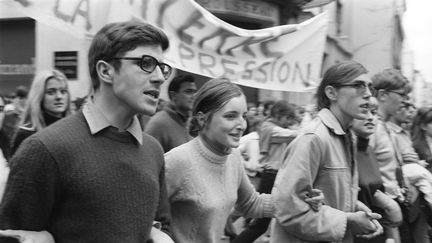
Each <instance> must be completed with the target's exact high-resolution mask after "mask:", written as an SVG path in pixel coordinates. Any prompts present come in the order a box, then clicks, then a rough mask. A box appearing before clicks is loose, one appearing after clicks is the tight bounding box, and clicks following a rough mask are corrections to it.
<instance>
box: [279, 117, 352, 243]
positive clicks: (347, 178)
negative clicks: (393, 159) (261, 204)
mask: <svg viewBox="0 0 432 243" xmlns="http://www.w3.org/2000/svg"><path fill="white" fill-rule="evenodd" d="M351 145H352V146H351ZM355 147H356V146H355V144H354V142H353V140H352V138H351V136H350V134H348V133H345V132H344V130H343V129H342V127H341V125H340V123H339V122H338V120H337V119H336V117H335V116H334V115H333V113H331V112H330V110H328V109H322V110H321V111H320V112H319V114H318V117H317V118H316V119H315V120H313V121H311V123H310V124H309V126H307V127H306V128H305V130H304V133H302V134H301V135H300V136H299V137H297V138H296V139H295V140H294V141H293V142H292V143H291V144H290V145H289V147H288V149H287V152H286V155H285V159H284V164H283V166H282V168H281V170H280V171H279V174H278V176H277V178H276V182H275V186H274V188H273V192H272V196H273V199H274V201H275V208H276V213H275V217H276V222H274V223H273V225H272V231H271V236H272V237H271V241H270V242H274V243H280V242H290V243H294V242H310V241H312V242H318V241H330V242H352V241H353V236H352V235H351V233H350V232H349V231H347V216H346V213H345V212H354V211H356V210H355V209H356V204H357V193H358V171H357V166H356V163H355V159H354V158H355V150H354V149H353V148H355ZM312 188H316V189H320V190H322V191H323V193H324V196H325V205H324V206H323V207H322V208H321V209H320V210H319V211H318V212H316V211H314V210H312V208H311V207H310V206H309V204H307V203H306V202H305V197H306V194H307V193H308V192H309V191H310V190H311V189H312Z"/></svg>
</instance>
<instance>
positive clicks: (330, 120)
mask: <svg viewBox="0 0 432 243" xmlns="http://www.w3.org/2000/svg"><path fill="white" fill-rule="evenodd" d="M318 117H319V118H320V119H321V121H322V122H323V123H324V125H325V126H326V127H328V128H329V129H330V130H331V131H333V133H335V134H336V135H345V134H346V132H345V131H344V130H343V129H342V126H341V124H340V123H339V121H338V119H337V118H336V117H335V116H334V115H333V113H332V112H331V111H330V110H329V109H327V108H323V109H321V110H320V111H319V112H318Z"/></svg>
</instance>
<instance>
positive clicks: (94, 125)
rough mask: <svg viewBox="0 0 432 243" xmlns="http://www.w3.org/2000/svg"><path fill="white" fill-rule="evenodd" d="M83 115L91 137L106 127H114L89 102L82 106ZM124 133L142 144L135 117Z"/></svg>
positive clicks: (139, 126) (139, 128)
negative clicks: (127, 133)
mask: <svg viewBox="0 0 432 243" xmlns="http://www.w3.org/2000/svg"><path fill="white" fill-rule="evenodd" d="M83 114H84V117H85V119H86V122H87V124H88V125H89V128H90V133H91V134H92V135H94V134H96V133H98V132H99V131H101V130H103V129H105V128H107V127H110V126H111V127H114V126H113V125H112V124H110V122H109V121H108V120H107V119H106V117H105V115H104V114H103V112H102V111H101V110H100V109H99V108H98V107H97V106H96V105H95V104H94V103H93V101H91V100H90V101H89V102H88V103H87V104H86V105H85V106H84V108H83ZM126 131H127V132H129V133H130V134H131V135H132V136H133V137H134V138H135V140H136V141H137V142H138V143H139V144H140V145H142V144H143V138H142V129H141V125H140V123H139V121H138V118H137V117H136V116H134V117H133V119H132V122H131V124H130V125H129V126H128V127H127V128H126Z"/></svg>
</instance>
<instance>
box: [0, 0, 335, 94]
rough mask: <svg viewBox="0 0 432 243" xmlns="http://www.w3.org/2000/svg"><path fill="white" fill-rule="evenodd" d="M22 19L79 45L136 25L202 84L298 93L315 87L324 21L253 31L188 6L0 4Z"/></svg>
mask: <svg viewBox="0 0 432 243" xmlns="http://www.w3.org/2000/svg"><path fill="white" fill-rule="evenodd" d="M0 3H1V4H6V5H9V7H11V6H12V7H14V8H18V9H19V10H20V11H22V12H23V13H24V14H26V15H28V16H30V17H32V18H34V19H36V20H37V21H40V22H42V23H44V24H46V25H49V26H52V27H54V28H57V29H60V30H62V31H66V32H68V33H73V34H74V35H75V36H78V37H81V38H92V36H94V34H95V33H96V32H97V31H98V30H99V29H100V28H101V27H102V26H103V25H105V24H106V23H110V22H117V21H126V20H131V19H135V20H138V21H147V22H149V23H152V24H154V25H156V26H158V27H160V28H162V29H163V30H164V31H165V33H167V35H168V37H169V39H170V48H169V50H168V51H167V52H166V55H165V56H166V59H167V60H166V62H167V63H169V64H171V65H172V66H174V67H176V68H178V69H182V70H185V71H188V72H192V73H196V74H200V75H203V76H208V77H219V76H225V77H229V78H232V79H233V80H235V82H236V83H238V84H241V85H244V86H249V87H255V88H261V89H271V90H283V91H305V90H308V89H310V88H313V87H315V86H316V85H317V83H318V82H319V78H320V73H321V64H322V58H323V53H324V46H325V41H326V35H327V22H328V20H327V15H326V14H321V15H318V16H316V17H314V18H312V19H309V20H307V21H305V22H303V23H300V24H293V25H281V26H275V27H272V28H266V29H260V30H245V29H241V28H238V27H235V26H233V25H230V24H228V23H226V22H224V21H222V20H221V19H219V18H217V17H216V16H214V15H212V14H211V13H210V12H208V11H207V10H205V9H204V8H203V7H201V6H200V5H199V4H197V3H196V2H194V1H193V0H111V1H106V0H0Z"/></svg>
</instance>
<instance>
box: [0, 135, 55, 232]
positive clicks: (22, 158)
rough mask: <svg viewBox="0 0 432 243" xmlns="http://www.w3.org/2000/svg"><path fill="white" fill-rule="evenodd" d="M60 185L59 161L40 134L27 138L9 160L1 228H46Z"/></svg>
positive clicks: (0, 214) (1, 210)
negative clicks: (43, 142)
mask: <svg viewBox="0 0 432 243" xmlns="http://www.w3.org/2000/svg"><path fill="white" fill-rule="evenodd" d="M60 186H61V182H60V176H59V171H58V167H57V164H56V163H55V161H54V160H53V158H52V156H51V155H50V153H49V152H48V150H47V149H46V147H45V146H44V145H43V144H42V143H41V142H40V141H39V140H38V139H37V137H31V138H29V139H27V140H26V141H24V142H23V143H22V145H21V147H20V149H19V150H18V151H17V153H16V154H15V156H14V157H13V159H12V160H11V161H10V175H9V179H8V182H7V185H6V190H5V194H4V197H3V201H2V203H1V206H0V228H1V229H19V230H33V231H41V230H44V229H46V228H47V224H48V223H49V222H48V220H49V218H50V217H51V213H52V210H53V205H54V203H55V201H56V200H57V199H58V194H59V192H60Z"/></svg>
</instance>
